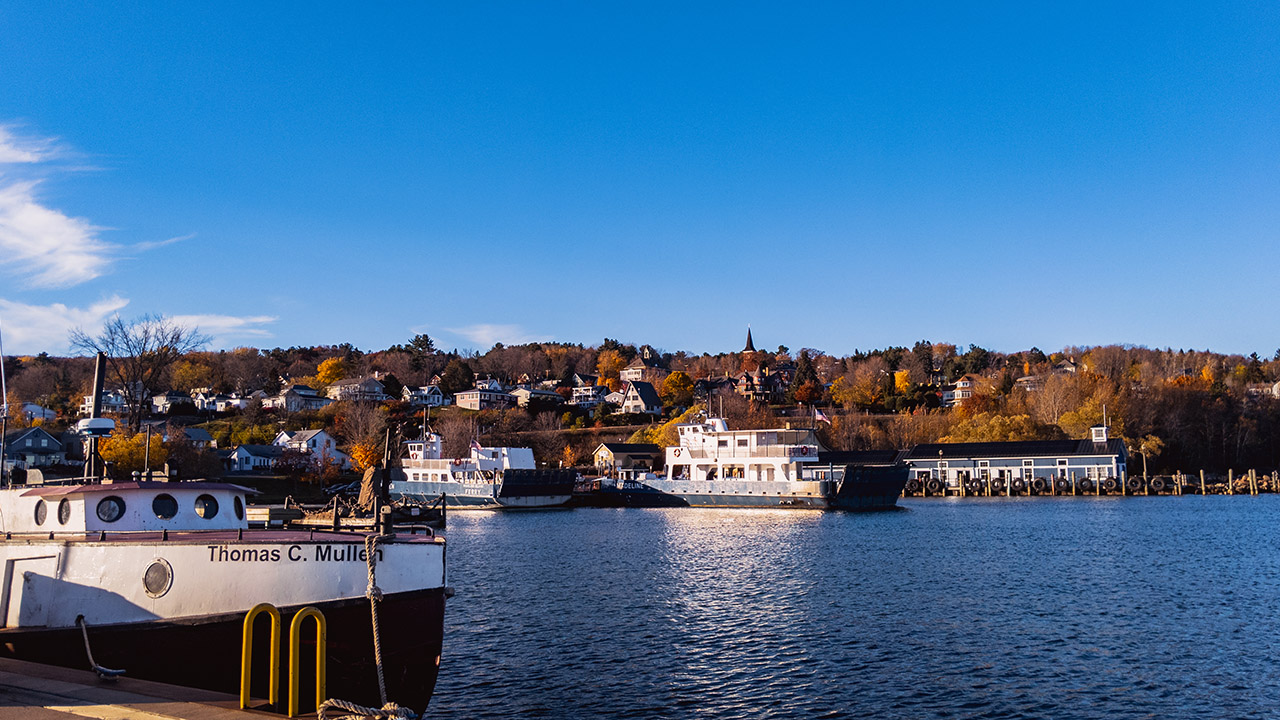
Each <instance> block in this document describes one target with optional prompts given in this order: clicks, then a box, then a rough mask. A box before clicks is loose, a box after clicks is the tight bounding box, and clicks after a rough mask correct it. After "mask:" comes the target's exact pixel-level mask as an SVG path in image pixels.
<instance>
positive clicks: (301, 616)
mask: <svg viewBox="0 0 1280 720" xmlns="http://www.w3.org/2000/svg"><path fill="white" fill-rule="evenodd" d="M307 618H315V619H316V709H317V710H318V709H319V708H320V705H321V704H323V703H324V701H325V697H324V693H325V655H326V654H327V653H326V651H325V642H326V639H327V637H328V633H329V630H328V624H327V623H326V622H325V619H324V613H322V612H320V610H319V608H315V607H311V606H307V607H304V608H302V609H301V610H299V611H298V614H297V615H294V616H293V622H291V623H289V717H298V683H299V680H301V678H300V677H299V676H298V675H299V672H298V671H299V668H298V665H299V664H300V660H301V659H300V658H299V657H298V656H299V655H301V654H302V623H303V622H304V621H305V620H306V619H307Z"/></svg>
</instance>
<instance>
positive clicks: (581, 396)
mask: <svg viewBox="0 0 1280 720" xmlns="http://www.w3.org/2000/svg"><path fill="white" fill-rule="evenodd" d="M608 394H609V388H607V387H605V386H604V385H579V386H577V387H575V388H573V394H572V395H570V396H569V404H570V405H576V406H578V407H583V408H589V407H595V406H596V405H599V404H600V403H602V402H604V399H605V397H606V396H608Z"/></svg>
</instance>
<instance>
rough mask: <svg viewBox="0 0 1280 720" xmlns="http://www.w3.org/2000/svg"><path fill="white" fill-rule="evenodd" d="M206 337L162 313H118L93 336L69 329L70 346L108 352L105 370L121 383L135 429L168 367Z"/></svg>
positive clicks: (81, 330)
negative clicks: (127, 318) (129, 315)
mask: <svg viewBox="0 0 1280 720" xmlns="http://www.w3.org/2000/svg"><path fill="white" fill-rule="evenodd" d="M208 341H209V338H208V337H206V336H204V335H201V334H200V333H199V332H198V330H197V329H196V328H189V327H186V326H184V325H180V324H178V323H175V322H174V321H173V320H171V319H169V318H166V317H164V316H163V315H143V316H142V317H140V318H137V319H135V320H130V321H128V322H126V321H125V320H123V319H122V318H121V317H120V316H119V315H117V316H115V317H114V318H112V319H111V320H109V321H108V322H107V324H106V325H104V326H103V328H102V334H100V335H96V336H94V335H89V334H88V333H86V332H85V331H84V330H83V329H81V328H76V329H75V330H73V331H71V346H72V347H73V348H76V349H77V350H83V351H85V352H89V353H99V352H100V353H102V354H104V355H106V356H107V374H108V376H109V377H111V378H112V379H113V380H114V381H115V382H116V383H119V385H120V386H121V392H122V393H123V395H124V399H125V406H126V413H127V418H128V423H129V427H130V428H132V429H133V430H134V431H135V432H136V431H137V430H138V429H140V428H141V427H142V418H143V414H144V411H145V409H146V408H147V407H149V405H150V402H149V400H150V398H151V394H152V393H153V392H154V391H156V390H158V389H159V385H160V383H161V382H162V381H163V380H164V375H165V373H166V372H167V371H168V370H169V367H170V366H171V365H173V363H174V362H176V361H177V360H178V358H180V357H182V356H183V355H184V354H185V353H188V352H191V351H192V350H195V349H197V348H199V347H201V346H203V345H204V344H205V343H207V342H208Z"/></svg>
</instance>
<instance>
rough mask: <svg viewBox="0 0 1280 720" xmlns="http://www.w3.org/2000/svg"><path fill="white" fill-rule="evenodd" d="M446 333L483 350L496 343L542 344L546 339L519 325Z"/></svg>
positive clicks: (480, 326) (478, 326)
mask: <svg viewBox="0 0 1280 720" xmlns="http://www.w3.org/2000/svg"><path fill="white" fill-rule="evenodd" d="M445 330H446V331H448V332H451V333H453V334H454V335H458V336H461V337H464V338H466V339H468V340H470V341H471V342H473V343H475V344H476V345H478V346H480V347H482V348H488V347H491V346H493V344H494V343H502V344H504V345H521V344H523V343H531V342H541V341H543V340H546V339H547V338H546V337H543V336H537V335H534V334H532V333H530V332H528V331H526V330H525V329H524V328H523V327H521V326H519V325H494V324H489V323H479V324H476V325H468V326H466V327H460V328H445Z"/></svg>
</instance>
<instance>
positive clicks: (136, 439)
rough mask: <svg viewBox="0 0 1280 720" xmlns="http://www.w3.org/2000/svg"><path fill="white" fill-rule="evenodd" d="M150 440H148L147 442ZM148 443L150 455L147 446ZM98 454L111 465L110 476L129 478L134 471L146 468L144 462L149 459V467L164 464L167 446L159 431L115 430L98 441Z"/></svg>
mask: <svg viewBox="0 0 1280 720" xmlns="http://www.w3.org/2000/svg"><path fill="white" fill-rule="evenodd" d="M148 441H150V442H148ZM148 445H150V448H151V449H150V457H148V452H147V446H148ZM98 454H99V455H101V456H102V459H103V460H104V461H106V462H109V463H111V465H112V471H111V472H112V477H113V478H114V479H115V480H117V481H121V482H123V481H125V480H128V479H130V478H131V477H132V476H133V473H135V472H142V471H143V470H145V469H146V462H147V460H148V459H149V460H150V461H151V469H152V470H156V469H159V468H161V467H163V466H164V463H165V460H166V459H167V458H168V457H169V453H168V448H166V447H165V445H164V441H163V438H162V437H161V436H160V434H159V433H145V432H136V433H131V432H127V431H117V432H115V433H114V434H112V435H110V436H108V437H105V438H103V439H101V440H99V441H98Z"/></svg>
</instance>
